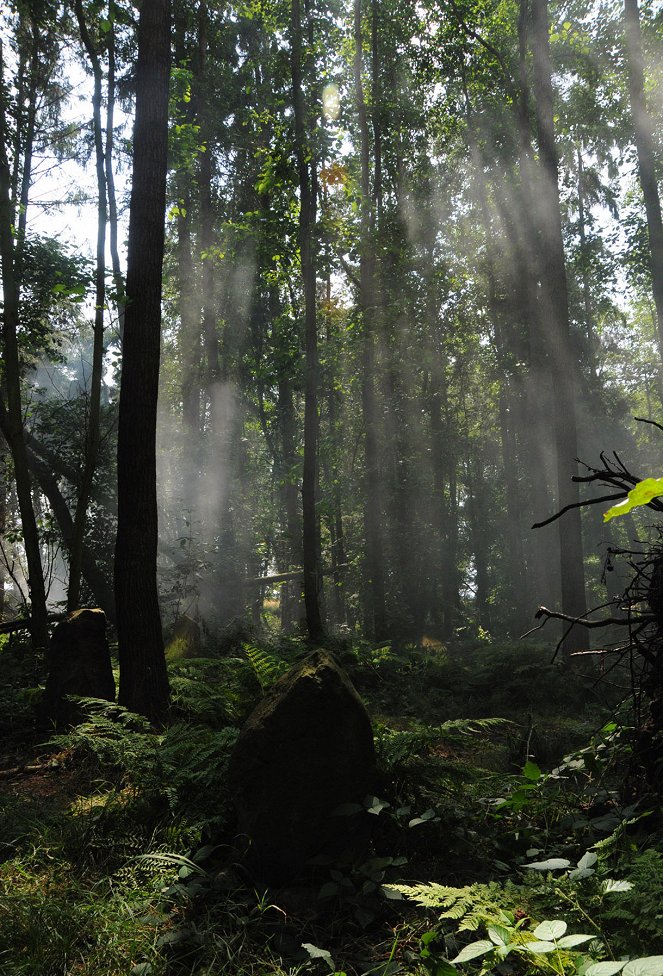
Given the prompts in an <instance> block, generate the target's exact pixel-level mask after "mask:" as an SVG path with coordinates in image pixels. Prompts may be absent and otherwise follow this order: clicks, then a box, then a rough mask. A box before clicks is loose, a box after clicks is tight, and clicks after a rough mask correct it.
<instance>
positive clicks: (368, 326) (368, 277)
mask: <svg viewBox="0 0 663 976" xmlns="http://www.w3.org/2000/svg"><path fill="white" fill-rule="evenodd" d="M361 19H362V17H361V0H355V7H354V35H355V36H354V84H355V98H356V102H357V112H358V116H359V136H360V152H361V230H360V242H361V251H360V255H359V307H360V310H361V318H362V327H363V351H362V377H361V400H362V411H363V420H364V464H365V467H366V474H365V489H364V494H365V499H364V536H365V540H364V546H365V581H364V593H365V603H366V611H365V619H366V629H367V631H368V636H369V637H372V638H374V639H375V640H383V639H384V638H385V637H386V635H387V621H386V608H385V591H384V568H383V564H384V558H383V543H382V527H381V521H382V491H381V484H380V463H379V449H378V435H377V426H378V422H377V404H376V396H375V312H376V282H375V276H376V266H375V265H376V255H375V242H374V234H375V228H376V222H377V213H376V210H377V207H378V195H379V192H380V189H379V188H380V182H381V173H380V159H379V156H377V155H376V157H375V160H374V162H375V172H374V177H373V198H371V188H370V145H369V133H368V116H367V110H366V102H365V98H364V86H363V81H362V70H363V57H362V30H361ZM373 26H374V28H375V29H374V31H373V38H372V40H373V56H374V59H375V55H376V47H377V33H376V31H377V21H376V12H375V9H373ZM374 67H375V71H377V65H374ZM373 94H374V97H375V95H376V93H375V92H374V93H373ZM373 121H374V141H375V143H376V148H377V145H378V141H377V139H376V138H375V136H376V132H377V131H379V127H378V125H377V119H376V118H375V116H374V120H373Z"/></svg>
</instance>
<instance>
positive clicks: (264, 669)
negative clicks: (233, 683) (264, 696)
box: [243, 644, 289, 692]
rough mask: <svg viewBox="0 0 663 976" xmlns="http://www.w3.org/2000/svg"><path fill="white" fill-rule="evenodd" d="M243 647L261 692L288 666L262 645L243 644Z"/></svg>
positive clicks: (283, 672)
mask: <svg viewBox="0 0 663 976" xmlns="http://www.w3.org/2000/svg"><path fill="white" fill-rule="evenodd" d="M243 647H244V652H245V654H246V656H247V658H248V659H249V662H250V664H251V667H252V668H253V671H254V673H255V676H256V678H257V679H258V682H259V684H260V687H261V688H262V690H263V692H264V691H266V690H267V689H268V688H269V687H270V686H271V685H273V684H274V682H275V681H277V680H278V679H279V678H280V677H281V675H282V674H285V672H286V671H287V670H288V668H289V665H288V662H287V661H284V660H283V658H281V657H277V655H276V654H272V653H270V652H269V651H267V650H265V648H263V647H256V646H255V644H244V645H243Z"/></svg>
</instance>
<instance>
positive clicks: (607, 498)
mask: <svg viewBox="0 0 663 976" xmlns="http://www.w3.org/2000/svg"><path fill="white" fill-rule="evenodd" d="M573 480H574V481H575V480H576V479H575V478H574V479H573ZM578 480H581V479H578ZM626 495H627V492H626V491H620V492H619V494H613V495H601V496H600V497H599V498H585V499H584V501H581V502H573V504H571V505H565V506H564V508H561V509H560V510H559V512H555V514H554V515H551V516H550V518H547V519H544V520H543V521H542V522H535V523H534V525H533V526H532V528H533V529H542V528H543V526H544V525H550V523H551V522H555V521H556V520H557V519H558V518H561V517H562V515H564V513H565V512H570V511H571V509H573V508H584V507H585V506H586V505H600V504H601V503H602V502H614V501H615V500H616V499H618V498H626Z"/></svg>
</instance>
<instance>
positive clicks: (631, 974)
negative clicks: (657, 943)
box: [624, 956, 663, 976]
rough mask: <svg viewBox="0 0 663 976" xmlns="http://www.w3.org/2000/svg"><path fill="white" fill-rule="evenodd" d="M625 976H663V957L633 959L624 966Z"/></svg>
mask: <svg viewBox="0 0 663 976" xmlns="http://www.w3.org/2000/svg"><path fill="white" fill-rule="evenodd" d="M624 976H663V956H644V957H643V958H642V959H631V961H630V962H627V963H626V965H625V966H624Z"/></svg>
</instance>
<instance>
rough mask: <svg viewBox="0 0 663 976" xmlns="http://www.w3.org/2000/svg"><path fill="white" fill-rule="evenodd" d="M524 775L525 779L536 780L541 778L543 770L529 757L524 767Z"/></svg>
mask: <svg viewBox="0 0 663 976" xmlns="http://www.w3.org/2000/svg"><path fill="white" fill-rule="evenodd" d="M523 776H524V777H525V779H531V780H533V781H534V780H537V779H540V778H541V770H540V769H539V767H538V766H537V765H536V763H535V762H532V760H531V759H528V760H527V762H526V763H525V765H524V767H523Z"/></svg>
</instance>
